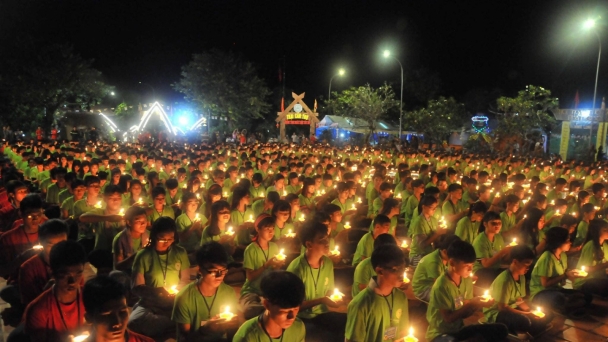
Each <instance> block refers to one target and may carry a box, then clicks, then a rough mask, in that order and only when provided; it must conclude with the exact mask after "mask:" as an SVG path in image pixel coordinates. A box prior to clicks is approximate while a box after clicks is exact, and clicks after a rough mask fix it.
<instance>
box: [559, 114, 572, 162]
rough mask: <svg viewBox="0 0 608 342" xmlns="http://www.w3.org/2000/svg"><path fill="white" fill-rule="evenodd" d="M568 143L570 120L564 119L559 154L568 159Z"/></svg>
mask: <svg viewBox="0 0 608 342" xmlns="http://www.w3.org/2000/svg"><path fill="white" fill-rule="evenodd" d="M568 144H570V121H562V137H561V142H560V145H559V155H560V156H562V160H564V161H565V160H567V159H568Z"/></svg>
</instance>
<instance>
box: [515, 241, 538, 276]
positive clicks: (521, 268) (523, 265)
mask: <svg viewBox="0 0 608 342" xmlns="http://www.w3.org/2000/svg"><path fill="white" fill-rule="evenodd" d="M510 256H511V265H510V267H509V268H510V269H511V273H512V274H513V275H518V276H523V275H525V274H526V273H527V272H528V270H529V269H530V266H532V263H533V262H534V252H533V251H532V250H531V249H530V247H528V246H526V245H517V246H515V247H513V248H512V249H511V252H510Z"/></svg>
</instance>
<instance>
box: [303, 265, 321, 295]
mask: <svg viewBox="0 0 608 342" xmlns="http://www.w3.org/2000/svg"><path fill="white" fill-rule="evenodd" d="M304 261H306V264H307V265H308V269H309V270H310V276H311V277H312V282H313V283H314V284H315V294H316V292H317V283H318V282H319V277H320V276H321V265H319V272H317V279H315V275H314V274H313V273H312V266H310V263H308V259H306V256H304Z"/></svg>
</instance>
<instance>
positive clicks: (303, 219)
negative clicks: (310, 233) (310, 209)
mask: <svg viewBox="0 0 608 342" xmlns="http://www.w3.org/2000/svg"><path fill="white" fill-rule="evenodd" d="M298 220H300V222H304V221H306V215H304V214H302V215H300V218H299V219H298Z"/></svg>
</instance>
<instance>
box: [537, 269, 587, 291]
mask: <svg viewBox="0 0 608 342" xmlns="http://www.w3.org/2000/svg"><path fill="white" fill-rule="evenodd" d="M575 278H580V277H577V276H576V275H575V273H574V270H569V271H566V273H564V274H562V275H558V276H555V277H545V276H540V283H541V285H542V286H543V287H545V288H547V287H551V286H553V285H557V284H559V283H560V282H561V281H563V280H566V279H570V280H573V279H575Z"/></svg>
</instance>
